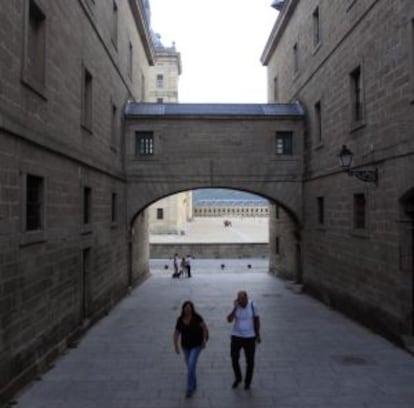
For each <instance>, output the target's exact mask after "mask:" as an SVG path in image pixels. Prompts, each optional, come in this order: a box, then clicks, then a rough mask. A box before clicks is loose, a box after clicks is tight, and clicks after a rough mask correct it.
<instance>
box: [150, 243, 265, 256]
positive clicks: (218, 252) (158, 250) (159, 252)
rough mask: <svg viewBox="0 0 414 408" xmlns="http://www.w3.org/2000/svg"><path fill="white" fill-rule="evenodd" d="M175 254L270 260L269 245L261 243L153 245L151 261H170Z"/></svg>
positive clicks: (151, 247) (151, 246)
mask: <svg viewBox="0 0 414 408" xmlns="http://www.w3.org/2000/svg"><path fill="white" fill-rule="evenodd" d="M175 253H178V254H180V255H181V256H184V255H187V254H190V255H191V256H193V257H194V258H198V259H200V258H202V259H209V258H212V259H216V258H218V259H229V258H230V259H232V258H233V259H238V258H268V256H269V245H268V244H259V243H249V244H242V243H240V244H239V243H237V244H212V243H200V244H191V243H188V244H183V243H180V244H151V245H150V257H151V259H170V258H172V257H173V255H174V254H175Z"/></svg>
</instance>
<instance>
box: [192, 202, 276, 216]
mask: <svg viewBox="0 0 414 408" xmlns="http://www.w3.org/2000/svg"><path fill="white" fill-rule="evenodd" d="M268 215H269V205H268V203H266V202H264V201H262V200H243V201H242V200H230V199H229V200H200V201H197V202H196V204H195V205H194V216H195V217H267V216H268Z"/></svg>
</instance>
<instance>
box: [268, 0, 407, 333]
mask: <svg viewBox="0 0 414 408" xmlns="http://www.w3.org/2000/svg"><path fill="white" fill-rule="evenodd" d="M274 3H275V6H277V8H278V9H280V10H281V12H280V14H279V16H278V18H277V21H276V23H275V25H274V28H273V30H272V32H271V34H270V37H269V39H268V42H267V44H266V46H265V49H264V52H263V54H262V62H263V64H264V65H265V66H267V72H268V99H269V101H270V102H276V101H279V102H292V101H300V102H301V103H302V104H303V105H304V107H305V109H306V112H307V129H308V132H307V133H306V136H305V140H304V166H305V167H304V184H303V189H304V190H303V191H304V223H303V225H301V224H300V223H298V222H297V220H296V221H295V219H294V218H292V216H291V214H290V213H289V209H288V208H284V207H283V206H278V205H277V203H276V204H275V205H274V206H273V209H272V211H271V216H270V219H271V233H270V236H271V238H270V245H271V263H272V265H273V268H274V270H275V271H281V272H282V273H283V274H285V275H288V276H289V275H290V277H291V278H293V279H297V280H299V281H302V282H303V283H304V285H305V287H307V288H308V289H309V290H310V291H313V292H314V293H315V294H317V295H318V296H319V297H321V298H322V299H324V300H325V301H326V302H327V303H329V304H331V305H333V306H335V307H337V308H339V309H341V310H343V311H346V312H347V313H349V314H350V315H352V316H354V317H358V319H360V320H361V321H363V322H364V323H366V324H368V325H370V326H371V327H374V328H376V329H379V330H381V331H382V332H384V333H386V334H387V335H389V336H390V337H392V338H394V339H396V338H399V339H401V338H402V337H403V336H404V335H413V333H414V290H413V288H414V272H413V265H414V261H413V248H414V244H413V242H414V233H413V231H414V131H413V129H414V2H413V1H412V0H401V1H398V2H394V1H377V0H332V1H322V0H285V1H284V2H282V1H277V2H274ZM282 3H283V4H282ZM343 145H346V147H347V149H349V150H350V151H352V152H353V154H354V157H353V162H352V170H353V171H361V172H364V171H365V170H368V171H370V172H371V173H369V174H368V173H366V172H365V173H360V174H358V175H359V177H360V178H364V177H365V178H366V177H367V176H372V177H374V178H375V172H374V171H375V169H377V171H378V181H377V182H375V181H371V182H367V181H366V182H364V181H361V179H358V178H357V177H356V176H355V174H354V175H353V176H352V175H351V174H350V176H348V175H347V174H346V173H345V172H344V171H343V169H341V168H340V165H339V160H338V154H339V152H340V151H341V149H342V146H343ZM297 257H299V259H300V263H298V262H296V261H295V258H297Z"/></svg>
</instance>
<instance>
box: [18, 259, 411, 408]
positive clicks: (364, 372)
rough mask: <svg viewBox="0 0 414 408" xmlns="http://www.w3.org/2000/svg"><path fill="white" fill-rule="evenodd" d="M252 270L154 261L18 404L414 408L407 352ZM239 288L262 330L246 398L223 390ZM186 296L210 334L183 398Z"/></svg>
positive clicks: (43, 407) (45, 407) (32, 407)
mask: <svg viewBox="0 0 414 408" xmlns="http://www.w3.org/2000/svg"><path fill="white" fill-rule="evenodd" d="M238 262H242V261H240V260H239V261H238ZM249 262H253V263H254V261H252V260H249ZM228 263H231V261H230V260H229V261H228ZM157 265H158V266H157ZM258 265H259V264H257V265H256V264H254V268H252V270H249V271H247V270H245V269H243V270H242V273H236V272H233V271H232V270H233V269H232V268H231V267H230V266H229V268H226V269H225V270H224V271H222V270H221V271H217V272H208V271H207V270H201V269H200V270H197V268H195V269H194V277H193V278H192V279H179V280H177V279H171V278H170V275H169V273H167V272H166V271H165V270H164V269H163V268H162V267H161V266H162V262H161V261H160V262H158V264H156V265H154V264H153V272H154V274H153V276H152V277H151V278H150V279H148V280H147V281H146V282H144V283H143V284H142V285H141V286H140V287H138V288H137V289H136V290H134V291H133V292H132V293H131V295H130V296H128V297H127V298H126V299H125V300H123V301H122V302H121V303H120V304H118V305H117V307H116V308H115V309H114V310H113V311H112V312H111V313H110V314H109V316H107V317H106V318H104V319H103V320H101V321H100V322H99V323H98V324H97V325H96V326H94V327H93V328H92V329H91V330H90V331H89V332H88V334H87V335H86V336H85V337H84V338H83V339H82V341H81V342H80V344H79V346H78V348H77V349H73V350H70V351H69V352H68V353H67V354H65V355H64V356H62V358H61V359H59V360H58V361H57V362H56V365H55V368H53V369H52V370H51V371H49V372H48V373H46V374H45V375H44V377H43V379H42V380H41V381H38V382H35V383H34V384H33V385H32V386H30V387H28V388H27V389H26V391H25V392H24V393H23V394H22V395H21V396H20V398H18V404H17V407H19V408H141V407H142V408H152V407H153V408H179V407H198V408H233V407H234V408H235V407H237V408H243V407H255V408H274V407H281V408H413V407H414V358H413V357H412V356H411V355H409V354H408V353H406V352H405V351H403V350H400V349H398V348H396V347H394V346H393V345H392V344H390V343H389V342H388V341H386V340H385V339H383V338H381V337H379V336H377V335H375V334H373V333H371V332H370V331H368V330H367V329H365V328H364V327H361V326H359V325H358V324H356V323H354V322H352V321H350V320H348V319H347V318H345V317H344V316H342V315H341V314H339V313H337V312H335V311H333V310H330V309H328V308H327V307H325V306H324V305H323V304H321V303H319V302H318V301H316V300H314V299H312V298H310V297H308V296H307V295H304V294H295V293H293V292H292V291H290V290H289V289H287V288H286V285H285V283H284V282H282V281H280V280H278V279H276V278H274V277H272V276H270V275H269V274H267V273H266V270H265V268H262V270H260V268H259V266H258ZM213 269H214V268H213ZM240 288H245V289H247V290H248V292H249V294H250V295H251V297H252V298H254V299H255V301H256V303H257V307H258V309H259V310H260V315H261V318H262V328H263V329H262V337H263V342H262V344H261V345H260V346H259V347H258V351H257V357H256V370H255V375H254V378H253V383H252V388H251V389H250V390H249V391H245V390H243V389H242V388H241V389H237V390H232V389H231V383H232V381H233V375H232V371H231V366H230V358H229V331H230V326H229V325H228V324H227V323H226V321H225V316H226V315H227V313H228V312H229V311H230V308H231V306H232V301H233V299H234V296H235V293H236V291H237V290H238V289H240ZM186 299H192V300H194V302H195V304H196V306H197V309H198V311H199V312H200V313H201V314H202V315H203V316H204V318H205V319H206V321H207V323H208V325H209V328H210V333H211V339H210V342H209V343H208V346H207V348H206V349H205V351H203V352H202V354H201V356H200V360H199V365H198V383H199V384H198V385H199V387H198V390H197V392H196V393H195V394H194V396H193V397H192V398H191V399H189V400H186V399H185V398H184V391H185V366H184V361H183V357H182V355H180V356H177V355H176V354H175V353H174V351H173V345H172V332H173V328H174V324H175V320H176V318H177V316H178V314H179V311H180V307H181V304H182V302H183V301H184V300H186ZM243 363H244V361H243Z"/></svg>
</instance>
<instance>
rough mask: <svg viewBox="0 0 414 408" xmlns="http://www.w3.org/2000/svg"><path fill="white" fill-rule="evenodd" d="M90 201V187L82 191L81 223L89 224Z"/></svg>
mask: <svg viewBox="0 0 414 408" xmlns="http://www.w3.org/2000/svg"><path fill="white" fill-rule="evenodd" d="M91 199H92V190H91V188H90V187H84V189H83V223H84V224H89V223H90V222H91Z"/></svg>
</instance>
